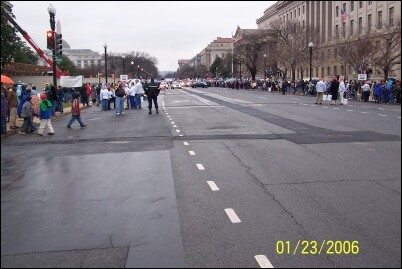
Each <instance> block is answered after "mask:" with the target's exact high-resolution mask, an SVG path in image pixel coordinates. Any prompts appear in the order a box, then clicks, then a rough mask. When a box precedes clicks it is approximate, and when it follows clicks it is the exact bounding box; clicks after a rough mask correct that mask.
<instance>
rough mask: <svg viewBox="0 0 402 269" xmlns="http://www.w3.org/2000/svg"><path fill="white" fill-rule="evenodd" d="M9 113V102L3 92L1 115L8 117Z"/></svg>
mask: <svg viewBox="0 0 402 269" xmlns="http://www.w3.org/2000/svg"><path fill="white" fill-rule="evenodd" d="M7 115H8V103H7V100H6V95H5V94H4V93H1V117H2V118H7Z"/></svg>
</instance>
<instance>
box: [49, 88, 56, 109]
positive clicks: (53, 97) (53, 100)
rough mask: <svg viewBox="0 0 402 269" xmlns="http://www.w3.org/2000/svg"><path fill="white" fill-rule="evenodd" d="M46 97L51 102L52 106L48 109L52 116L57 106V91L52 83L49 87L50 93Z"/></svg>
mask: <svg viewBox="0 0 402 269" xmlns="http://www.w3.org/2000/svg"><path fill="white" fill-rule="evenodd" d="M48 99H49V101H50V102H51V103H52V108H51V110H50V111H51V115H52V117H53V116H54V114H55V112H56V106H57V92H56V88H55V87H54V86H53V85H52V86H51V87H50V93H49V95H48Z"/></svg>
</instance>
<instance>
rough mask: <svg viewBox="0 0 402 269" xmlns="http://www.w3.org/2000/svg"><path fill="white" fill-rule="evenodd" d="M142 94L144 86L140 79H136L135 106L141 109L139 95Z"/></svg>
mask: <svg viewBox="0 0 402 269" xmlns="http://www.w3.org/2000/svg"><path fill="white" fill-rule="evenodd" d="M143 94H144V88H143V87H142V83H141V81H140V80H137V81H136V84H135V107H136V108H137V107H138V109H141V96H142V95H143Z"/></svg>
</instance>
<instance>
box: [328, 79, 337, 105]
mask: <svg viewBox="0 0 402 269" xmlns="http://www.w3.org/2000/svg"><path fill="white" fill-rule="evenodd" d="M338 88H339V82H338V81H337V80H333V81H332V83H331V86H330V92H331V94H332V100H335V101H336V100H338Z"/></svg>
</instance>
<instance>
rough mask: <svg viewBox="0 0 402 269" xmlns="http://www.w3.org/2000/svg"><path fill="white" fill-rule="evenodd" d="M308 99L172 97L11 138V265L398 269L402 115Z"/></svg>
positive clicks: (7, 221)
mask: <svg viewBox="0 0 402 269" xmlns="http://www.w3.org/2000/svg"><path fill="white" fill-rule="evenodd" d="M314 101H315V99H314V98H312V97H306V96H294V95H286V96H282V95H280V94H277V93H266V92H250V91H244V90H240V91H236V90H228V89H220V88H208V89H202V90H201V89H196V90H193V89H183V90H168V91H167V92H164V93H163V94H162V95H161V96H160V98H159V103H160V106H161V108H160V112H161V113H160V114H159V115H155V114H154V115H148V114H147V111H145V110H142V111H135V110H128V111H126V115H124V116H119V117H117V116H115V115H114V114H113V112H110V111H107V112H105V111H100V109H99V108H97V107H93V108H91V109H87V110H85V111H84V112H83V119H84V121H85V123H86V124H88V128H86V129H83V130H81V129H79V128H77V126H73V128H74V127H75V128H74V129H73V130H67V129H66V128H65V124H66V122H67V120H68V119H67V118H66V119H65V120H61V121H58V122H55V123H54V127H55V131H56V135H55V136H52V137H50V136H49V137H36V136H28V135H27V136H14V137H9V138H7V139H4V140H3V141H2V150H1V175H2V180H1V183H2V185H1V186H2V209H1V214H2V221H1V227H2V234H1V236H2V239H1V242H2V245H1V246H2V247H1V249H2V250H1V255H2V259H1V260H2V267H4V266H11V267H17V266H29V267H32V266H35V265H37V266H44V265H51V266H62V265H66V266H72V267H90V266H96V267H100V266H102V267H104V266H107V267H259V266H263V265H272V266H274V267H400V266H401V254H400V253H401V241H400V238H401V213H400V212H401V166H400V162H401V140H400V135H401V121H400V116H401V111H400V108H401V107H400V106H387V105H385V106H383V105H375V104H366V103H355V102H350V103H349V105H347V106H336V107H334V106H330V105H329V104H324V105H322V106H319V105H314V104H313V103H314ZM162 107H163V108H162ZM200 169H203V170H200ZM303 240H304V242H303ZM324 240H325V241H324ZM331 241H333V242H334V246H333V247H332V248H331ZM282 242H283V245H284V246H286V247H284V248H281V246H283V245H281V244H282ZM352 242H355V243H353V246H354V248H353V250H354V252H355V253H354V254H352V253H351V252H350V251H351V250H350V249H349V247H350V246H351V244H352ZM356 242H357V243H356ZM298 243H299V246H298V245H297V244H298ZM315 243H317V247H318V250H320V251H318V250H317V251H316V252H315V251H314V244H315ZM356 246H357V247H358V248H356ZM331 251H332V252H334V253H333V254H332V253H331ZM319 252H320V253H319ZM346 252H349V254H347V253H346Z"/></svg>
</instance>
